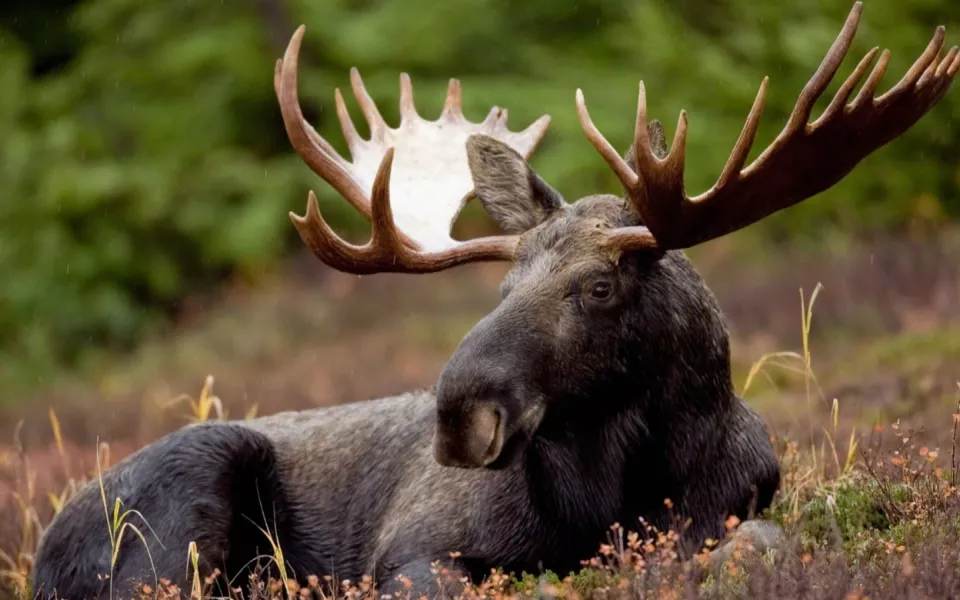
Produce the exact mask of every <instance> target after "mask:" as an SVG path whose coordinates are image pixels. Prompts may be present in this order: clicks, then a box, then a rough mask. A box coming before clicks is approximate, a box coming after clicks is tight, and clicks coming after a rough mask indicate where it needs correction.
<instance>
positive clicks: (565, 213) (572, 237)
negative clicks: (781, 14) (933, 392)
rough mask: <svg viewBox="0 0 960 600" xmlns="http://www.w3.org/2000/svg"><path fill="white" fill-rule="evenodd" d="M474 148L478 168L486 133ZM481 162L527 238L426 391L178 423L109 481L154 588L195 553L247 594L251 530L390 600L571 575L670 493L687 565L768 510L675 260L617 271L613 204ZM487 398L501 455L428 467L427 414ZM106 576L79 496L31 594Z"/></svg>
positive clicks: (722, 338) (749, 440) (94, 518)
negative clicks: (401, 592) (438, 573)
mask: <svg viewBox="0 0 960 600" xmlns="http://www.w3.org/2000/svg"><path fill="white" fill-rule="evenodd" d="M470 143H471V144H473V146H470V145H468V148H469V149H470V151H471V152H474V153H478V154H484V153H485V152H486V150H484V145H485V144H487V143H488V142H487V141H486V140H484V139H483V138H482V137H478V138H472V140H471V142H470ZM488 149H489V148H488ZM493 150H496V152H499V153H500V154H496V152H494V153H493V154H496V156H497V158H496V159H495V160H494V159H490V155H484V156H485V157H486V159H489V160H486V159H485V160H474V161H473V162H472V163H471V167H472V169H473V173H474V179H475V182H476V183H477V190H478V195H480V198H481V201H485V205H490V206H498V207H499V208H498V209H491V214H493V215H494V216H495V218H498V220H499V221H500V222H501V224H502V225H504V227H505V228H508V229H509V228H511V227H512V228H520V229H524V231H525V233H524V235H523V237H522V238H521V242H520V245H519V247H518V255H517V259H516V261H515V266H514V268H513V269H512V270H511V272H510V273H509V274H508V275H507V277H506V278H505V279H504V281H503V284H502V288H501V291H502V294H503V300H502V302H501V303H500V304H499V305H498V306H497V308H496V309H494V311H492V312H491V313H490V314H489V315H488V316H487V317H485V318H484V319H482V320H481V321H480V322H479V323H478V324H477V325H476V326H475V327H474V328H473V329H472V330H471V331H470V332H469V333H468V334H467V336H466V337H465V338H464V340H463V341H462V342H461V344H460V346H459V348H458V349H457V351H456V352H455V353H454V354H453V356H452V357H451V359H450V361H449V362H448V363H447V365H446V366H445V367H444V369H443V372H442V373H441V376H440V379H439V381H438V384H437V386H435V388H431V389H428V390H424V391H422V392H417V393H411V394H406V395H402V396H397V397H393V398H382V399H376V400H370V401H365V402H357V403H351V404H345V405H340V406H334V407H328V408H322V409H316V410H311V411H304V412H296V413H281V414H278V415H273V416H268V417H263V418H260V419H257V420H253V421H248V422H229V423H209V424H198V425H191V426H188V427H185V428H183V429H181V430H179V431H177V432H175V433H172V434H170V435H169V436H167V437H165V438H163V439H161V440H160V441H158V442H156V443H154V444H153V445H151V446H148V447H147V448H144V449H143V450H141V451H139V452H138V453H136V454H134V455H132V456H130V457H128V458H127V459H126V460H124V461H123V462H122V463H120V464H118V465H116V466H115V467H114V468H112V469H111V470H109V471H108V473H107V474H106V475H105V485H106V494H107V498H108V502H111V503H112V501H113V498H115V497H120V498H122V499H123V501H124V505H125V506H126V507H128V508H134V509H137V510H139V511H141V512H142V513H143V514H144V515H145V517H146V518H147V520H148V521H149V523H150V525H152V527H153V528H154V530H156V532H157V534H158V535H159V537H160V539H161V541H162V542H163V543H164V548H161V547H160V545H159V544H158V543H157V541H156V540H155V539H154V538H153V536H152V535H150V534H149V533H148V539H149V543H150V549H151V552H152V555H153V558H154V560H155V562H156V564H157V566H158V571H160V575H161V576H164V577H168V578H170V579H172V580H174V581H178V582H180V583H181V585H183V584H185V583H186V581H185V579H184V578H185V576H186V570H187V546H188V544H189V542H190V541H196V542H197V544H198V547H199V549H200V553H201V556H202V557H203V564H204V565H205V568H207V569H209V568H212V567H214V566H216V567H218V568H220V569H221V570H225V571H226V573H227V574H228V575H229V576H234V577H238V578H239V579H237V581H240V582H244V581H245V579H244V574H243V568H244V565H245V564H247V561H248V560H250V559H251V558H253V557H254V556H256V555H257V554H258V553H266V554H270V548H269V545H268V543H267V541H266V539H265V538H264V536H263V535H262V534H261V533H260V532H259V531H258V530H257V529H256V527H254V526H253V523H251V522H250V519H252V520H253V521H254V522H255V523H257V524H259V525H260V526H265V523H266V526H268V527H269V529H270V530H271V531H275V532H277V534H278V537H279V541H280V543H281V544H282V545H283V548H284V553H285V556H286V558H287V561H288V563H289V566H290V567H291V569H292V572H294V573H295V574H296V575H297V576H298V577H300V578H303V577H305V576H306V575H308V574H316V575H324V574H332V575H334V576H335V577H337V578H349V579H351V580H356V579H357V578H358V577H359V576H360V575H362V574H364V573H367V574H372V575H374V576H375V577H376V578H377V579H378V581H380V582H381V585H384V584H386V585H387V588H386V590H385V591H390V587H389V586H390V585H392V583H391V582H393V581H395V580H394V579H393V578H394V577H395V576H396V575H398V574H404V575H407V576H409V577H411V578H412V579H414V581H415V582H416V584H417V585H418V588H420V587H421V586H431V585H433V576H432V575H431V573H430V570H429V565H430V562H431V561H433V560H437V559H439V560H443V561H448V562H449V561H450V560H451V559H450V558H449V553H450V552H454V551H456V552H460V553H461V558H459V559H458V561H457V564H456V566H457V567H459V568H460V569H462V570H463V571H465V572H468V573H469V574H471V575H472V576H473V577H474V578H480V577H483V576H484V575H485V574H487V573H489V569H490V568H492V567H504V568H505V569H507V570H508V571H509V570H513V571H517V572H519V571H522V570H523V571H527V572H533V573H536V572H540V571H541V568H542V569H550V570H553V571H556V572H559V573H566V572H568V571H570V570H575V569H577V568H579V561H580V560H581V559H586V558H589V557H590V556H592V555H593V554H594V553H595V552H596V550H597V548H598V545H599V543H601V542H603V541H604V540H605V535H606V532H607V530H608V529H607V528H608V527H609V526H610V525H611V524H613V523H614V522H620V523H621V524H623V525H624V526H625V527H627V528H633V529H637V528H638V527H639V522H638V519H639V518H640V517H643V518H644V519H645V520H646V521H648V522H650V523H652V524H654V525H656V526H658V527H661V528H666V527H669V526H671V525H673V524H674V523H673V521H672V520H671V515H670V513H669V512H668V510H667V507H666V506H665V504H664V499H665V498H670V499H671V500H672V502H673V505H674V511H675V514H676V516H677V517H680V518H690V519H691V525H690V527H689V528H688V529H687V530H686V537H685V540H686V541H687V543H688V546H687V547H688V549H691V550H693V549H695V548H696V546H697V544H698V543H700V542H701V541H702V540H703V539H704V538H706V537H713V538H719V537H721V535H722V533H723V522H724V520H725V519H726V518H727V517H728V516H729V515H730V514H736V515H737V516H739V517H740V518H741V519H747V518H748V517H749V516H750V515H751V509H756V510H758V511H759V510H763V509H764V508H766V507H767V506H769V504H770V502H771V500H772V497H773V494H774V492H775V490H776V488H777V486H778V484H779V469H778V465H777V461H776V459H775V456H774V454H773V452H772V449H771V447H770V443H769V439H768V435H767V432H766V430H765V428H764V425H763V423H762V421H761V420H760V418H759V417H758V416H757V415H756V414H755V413H754V412H753V411H752V410H751V409H750V408H749V407H747V405H746V404H745V403H744V402H743V401H742V400H741V399H740V398H738V397H737V396H736V395H735V393H734V391H733V386H732V382H731V375H730V354H729V341H728V334H727V330H726V326H725V324H724V321H723V317H722V313H721V311H720V309H719V306H718V305H717V302H716V300H715V298H714V296H713V295H712V294H711V293H710V292H709V290H708V289H707V288H706V286H705V285H704V283H703V281H702V280H701V278H700V277H699V275H698V274H697V273H696V271H695V270H694V269H693V267H692V266H691V264H690V263H689V262H688V261H687V259H686V258H685V257H684V256H683V255H682V254H681V253H679V252H668V253H666V254H644V253H635V254H631V255H626V256H620V255H619V253H618V252H617V251H616V250H615V249H611V248H607V247H605V246H604V245H603V242H602V233H603V231H604V230H605V229H608V228H611V227H615V226H618V225H633V224H638V223H639V217H638V216H637V215H636V214H634V213H633V211H631V210H630V209H629V207H628V206H626V205H625V203H624V201H623V199H621V198H617V197H614V196H592V197H588V198H584V199H582V200H580V201H579V202H577V203H576V204H573V205H568V204H566V203H564V202H562V199H561V198H560V195H559V194H558V193H556V192H554V191H552V190H551V189H550V188H549V186H546V184H545V183H543V182H542V180H541V179H539V177H534V176H535V174H533V175H531V174H532V170H529V169H528V168H527V167H526V166H525V163H524V164H523V165H521V164H520V163H517V162H516V157H511V156H510V155H509V153H508V152H504V151H503V149H502V148H498V147H493ZM520 160H522V159H520ZM494 190H495V191H494ZM488 208H489V207H488ZM601 275H602V276H609V277H613V278H614V279H613V280H614V281H615V285H616V291H615V294H616V296H615V300H614V302H616V304H615V305H613V306H607V307H606V308H603V309H600V308H598V307H596V306H591V305H590V304H589V303H587V302H585V300H584V296H583V293H584V289H585V287H584V286H585V285H588V284H589V282H590V281H591V278H594V277H597V276H601ZM491 397H496V398H500V399H501V401H502V402H503V403H504V406H505V407H506V411H507V414H508V415H509V422H510V433H511V436H510V440H509V442H508V444H507V447H506V448H505V449H504V453H503V459H502V460H501V461H499V462H498V463H497V464H495V465H491V468H485V469H460V468H452V467H442V466H440V465H439V464H438V462H437V460H436V458H435V456H434V450H435V449H434V444H433V443H434V435H435V433H436V432H438V431H440V432H442V433H443V434H444V435H449V436H458V435H459V436H468V435H471V432H470V431H468V430H458V429H456V428H452V427H451V426H450V425H449V424H448V423H447V421H444V420H443V419H441V418H439V416H438V415H441V414H468V413H469V412H470V411H471V410H473V408H474V407H473V404H472V403H473V402H474V401H478V400H477V399H489V398H491ZM533 402H542V403H544V404H545V406H546V407H547V408H546V412H545V413H544V415H543V418H542V420H541V421H537V422H536V423H532V422H527V421H525V420H524V419H525V418H526V417H525V416H524V415H526V414H528V413H527V412H525V410H524V409H525V408H526V407H528V406H529V405H530V404H531V403H533ZM134 521H135V522H136V519H134ZM138 524H139V523H138ZM107 572H109V544H108V540H107V530H106V523H105V517H104V512H103V507H102V504H101V499H100V495H99V489H98V488H97V485H96V483H95V482H94V483H93V484H92V485H88V486H87V487H85V488H84V489H83V490H82V491H81V492H80V493H79V495H78V496H77V497H76V498H75V499H74V500H72V501H71V502H69V503H68V504H67V506H66V507H65V508H64V510H63V511H62V512H61V513H60V514H59V515H58V516H57V518H56V519H55V520H54V522H53V523H52V524H51V526H50V527H49V529H48V530H47V532H46V534H45V536H44V539H43V541H42V543H41V546H40V549H39V551H38V554H37V561H36V569H35V571H34V574H33V581H34V584H35V586H36V587H35V589H36V590H38V591H40V589H41V588H42V591H43V592H44V593H45V594H49V593H51V592H53V591H56V592H57V593H58V594H59V597H61V598H62V597H71V598H83V597H97V594H98V593H99V592H100V591H101V590H105V585H104V584H102V583H101V582H100V581H99V580H98V575H99V574H104V573H107ZM115 577H116V580H115V583H114V585H115V586H121V585H124V584H126V583H127V582H129V581H130V580H134V579H136V580H139V581H144V580H146V581H147V582H152V574H151V573H150V569H149V564H148V562H147V555H146V553H145V552H144V551H143V549H142V547H141V545H140V543H139V541H136V540H135V538H133V536H129V541H127V542H125V543H124V546H123V548H122V550H121V552H120V559H119V563H118V565H117V568H116V575H115ZM234 585H236V583H235V584H234Z"/></svg>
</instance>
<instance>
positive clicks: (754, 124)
mask: <svg viewBox="0 0 960 600" xmlns="http://www.w3.org/2000/svg"><path fill="white" fill-rule="evenodd" d="M769 86H770V78H769V77H764V78H763V83H761V84H760V89H759V90H758V91H757V97H756V98H755V99H754V100H753V107H751V108H750V112H749V113H748V114H747V120H746V121H745V122H744V124H743V129H742V130H741V131H740V137H739V138H738V139H737V144H736V145H735V146H734V147H733V151H732V152H731V153H730V156H729V157H728V158H727V163H726V164H725V165H724V166H723V171H722V172H721V173H720V178H719V179H718V180H717V183H716V187H717V188H722V187H724V186H726V185H727V184H728V183H730V181H731V180H732V179H733V177H734V176H735V175H739V174H740V172H741V171H742V170H743V165H744V164H746V162H747V157H748V156H750V149H751V148H753V142H754V140H756V138H757V130H758V129H760V117H762V116H763V108H764V106H765V105H766V103H767V89H768V88H769Z"/></svg>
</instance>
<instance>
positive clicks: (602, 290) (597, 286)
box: [590, 281, 612, 300]
mask: <svg viewBox="0 0 960 600" xmlns="http://www.w3.org/2000/svg"><path fill="white" fill-rule="evenodd" d="M611 292H612V288H611V286H610V283H609V282H607V281H597V282H596V283H594V284H593V285H591V286H590V297H591V298H593V299H594V300H606V299H608V298H609V297H610V294H611Z"/></svg>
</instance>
